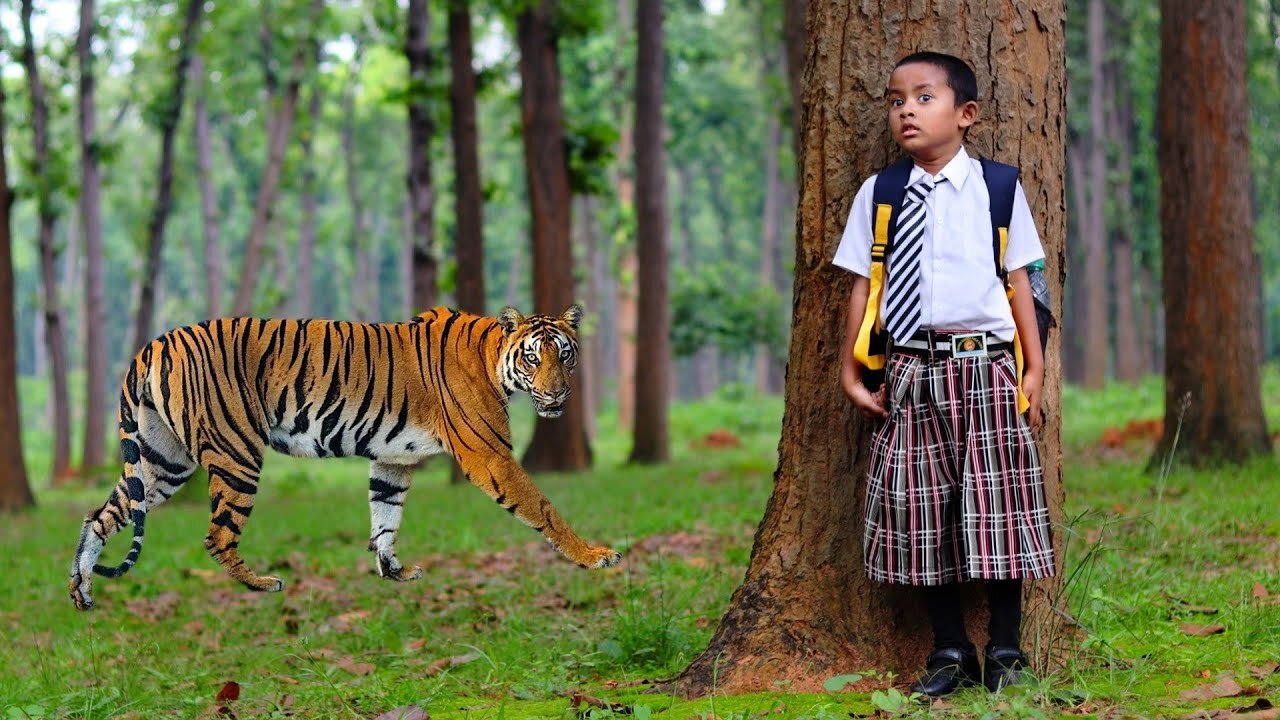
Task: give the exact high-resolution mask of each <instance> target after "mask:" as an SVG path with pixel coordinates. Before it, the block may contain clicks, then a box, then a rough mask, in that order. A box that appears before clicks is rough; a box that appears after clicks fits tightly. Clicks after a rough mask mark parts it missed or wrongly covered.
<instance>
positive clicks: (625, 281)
mask: <svg viewBox="0 0 1280 720" xmlns="http://www.w3.org/2000/svg"><path fill="white" fill-rule="evenodd" d="M633 6H634V4H633V3H632V2H630V1H629V0H618V3H617V11H618V15H617V17H618V30H617V33H616V36H615V37H616V43H617V45H616V46H617V53H618V55H617V57H618V60H619V61H618V63H616V64H615V65H614V70H613V72H614V87H616V88H618V89H619V90H618V98H619V99H618V102H617V105H616V108H615V114H616V116H617V118H618V156H617V159H618V165H617V177H616V178H615V180H614V183H615V185H616V186H617V197H618V208H619V211H620V212H621V215H622V218H623V227H624V233H625V237H626V239H625V240H624V241H623V242H622V243H619V244H617V245H616V246H615V251H616V252H617V253H618V257H617V267H618V276H617V279H616V282H615V284H614V289H615V291H616V293H617V295H616V298H617V300H616V301H615V303H614V307H615V308H617V314H616V319H615V323H616V326H617V336H616V340H617V348H618V429H619V430H624V431H629V430H631V428H632V427H633V425H634V423H635V414H636V412H635V398H636V357H637V355H636V323H637V315H638V313H639V306H638V305H637V303H636V275H637V269H638V268H637V266H636V248H635V242H636V238H635V235H634V233H633V231H632V228H631V227H630V226H629V225H628V224H627V220H626V219H627V218H629V217H633V216H634V213H635V178H634V177H633V176H632V175H631V174H630V173H629V172H628V171H627V170H628V168H629V166H630V164H631V159H632V154H633V152H634V151H633V147H632V143H633V142H634V135H633V133H634V132H635V128H634V126H633V125H632V123H631V115H630V113H628V112H627V109H626V100H625V97H626V95H627V93H625V92H624V91H623V90H622V88H625V87H627V71H628V70H629V68H630V66H629V64H628V63H625V62H622V58H623V57H624V49H625V48H626V47H627V41H628V39H629V36H630V34H631V30H632V29H631V19H632V18H634V17H635V12H634V10H633Z"/></svg>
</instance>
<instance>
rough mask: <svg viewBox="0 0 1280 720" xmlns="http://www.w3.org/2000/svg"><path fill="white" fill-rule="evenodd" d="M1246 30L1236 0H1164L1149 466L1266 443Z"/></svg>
mask: <svg viewBox="0 0 1280 720" xmlns="http://www.w3.org/2000/svg"><path fill="white" fill-rule="evenodd" d="M1244 40H1245V3H1244V0H1222V1H1221V2H1215V3H1207V4H1206V3H1200V2H1195V0H1162V1H1161V3H1160V48H1161V49H1160V87H1161V88H1162V91H1161V94H1160V111H1159V118H1160V143H1159V151H1158V152H1159V158H1160V174H1161V180H1162V183H1161V194H1162V196H1161V204H1160V224H1161V228H1162V235H1163V238H1164V252H1163V268H1164V305H1165V313H1166V315H1165V317H1166V321H1165V342H1166V353H1165V421H1164V436H1163V437H1162V438H1161V440H1160V442H1159V444H1158V445H1157V447H1156V452H1155V455H1154V456H1153V457H1152V460H1151V463H1152V465H1153V466H1157V467H1158V466H1159V465H1160V464H1161V463H1163V462H1165V461H1166V459H1167V458H1168V457H1169V456H1170V454H1171V453H1173V452H1174V451H1175V449H1176V451H1177V460H1179V461H1181V462H1186V463H1190V464H1192V465H1207V464H1212V463H1216V462H1222V461H1227V462H1240V461H1243V460H1245V459H1247V458H1249V457H1251V456H1254V455H1261V454H1265V453H1269V452H1270V450H1271V438H1270V436H1269V435H1268V434H1267V423H1266V418H1265V417H1264V415H1263V411H1262V388H1261V377H1260V366H1259V362H1258V361H1259V359H1260V357H1261V355H1262V348H1261V336H1260V333H1259V331H1258V323H1259V321H1260V319H1261V317H1262V314H1261V308H1260V306H1259V302H1260V295H1259V287H1258V283H1259V282H1260V277H1261V269H1260V266H1259V261H1258V256H1257V253H1256V252H1255V250H1254V218H1253V202H1252V192H1251V189H1250V172H1249V125H1248V118H1249V114H1248V112H1247V108H1248V107H1249V96H1248V90H1247V87H1246V85H1245V82H1244V80H1245V69H1246V62H1245V43H1244ZM1184 397H1186V398H1189V402H1187V401H1184ZM1175 443H1176V448H1175Z"/></svg>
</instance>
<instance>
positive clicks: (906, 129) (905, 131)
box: [902, 124, 920, 137]
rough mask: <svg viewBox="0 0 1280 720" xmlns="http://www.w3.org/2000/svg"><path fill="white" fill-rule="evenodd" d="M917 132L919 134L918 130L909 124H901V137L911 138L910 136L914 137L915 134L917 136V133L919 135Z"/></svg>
mask: <svg viewBox="0 0 1280 720" xmlns="http://www.w3.org/2000/svg"><path fill="white" fill-rule="evenodd" d="M919 132H920V128H918V127H916V126H915V125H911V124H903V126H902V136H903V137H912V136H914V135H916V134H917V133H919Z"/></svg>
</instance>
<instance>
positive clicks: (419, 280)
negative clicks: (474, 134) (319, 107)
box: [404, 0, 439, 313]
mask: <svg viewBox="0 0 1280 720" xmlns="http://www.w3.org/2000/svg"><path fill="white" fill-rule="evenodd" d="M408 13H409V14H408V23H407V24H406V28H407V30H406V32H407V34H406V39H405V44H404V52H405V57H407V58H408V60H409V90H408V95H409V102H408V105H409V178H408V180H409V207H410V208H411V210H412V218H413V257H412V266H413V292H412V296H413V306H414V312H415V313H419V312H423V311H425V310H429V309H430V308H431V307H432V306H434V305H435V304H436V290H437V288H436V283H437V282H438V280H437V275H438V273H439V268H438V267H437V262H436V257H435V247H434V246H435V226H434V219H433V218H434V212H435V189H434V188H433V186H432V184H431V136H432V134H433V133H434V132H435V125H434V123H433V122H432V116H431V109H430V107H429V106H428V104H427V96H428V73H429V72H430V70H431V45H430V34H431V13H430V12H428V6H427V0H409V10H408Z"/></svg>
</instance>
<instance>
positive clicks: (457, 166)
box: [449, 0, 484, 315]
mask: <svg viewBox="0 0 1280 720" xmlns="http://www.w3.org/2000/svg"><path fill="white" fill-rule="evenodd" d="M449 68H450V72H451V74H452V82H451V83H450V85H449V107H450V108H452V110H453V126H452V129H453V166H454V191H453V202H454V215H455V216H456V217H457V218H458V234H457V237H456V238H454V248H455V250H454V254H455V258H456V260H457V263H458V272H457V293H458V308H459V309H460V310H464V311H466V312H471V313H476V314H479V315H483V314H484V197H483V196H482V194H481V190H480V151H479V136H478V133H477V132H476V74H475V70H474V69H472V67H471V5H470V3H469V2H468V0H452V1H451V2H450V3H449Z"/></svg>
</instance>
